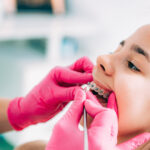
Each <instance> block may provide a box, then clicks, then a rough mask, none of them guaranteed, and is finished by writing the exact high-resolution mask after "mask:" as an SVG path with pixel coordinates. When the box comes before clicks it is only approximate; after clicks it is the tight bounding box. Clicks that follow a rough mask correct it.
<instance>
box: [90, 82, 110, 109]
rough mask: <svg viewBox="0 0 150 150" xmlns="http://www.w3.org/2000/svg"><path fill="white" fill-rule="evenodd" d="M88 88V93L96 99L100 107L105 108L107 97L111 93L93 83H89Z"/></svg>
mask: <svg viewBox="0 0 150 150" xmlns="http://www.w3.org/2000/svg"><path fill="white" fill-rule="evenodd" d="M88 86H89V88H90V91H91V92H92V93H93V94H94V95H95V96H96V97H97V99H98V100H99V102H100V103H101V104H102V106H104V107H107V103H108V97H109V95H110V93H111V92H108V91H106V90H105V89H103V88H101V87H99V86H97V85H96V84H95V83H94V82H89V83H88Z"/></svg>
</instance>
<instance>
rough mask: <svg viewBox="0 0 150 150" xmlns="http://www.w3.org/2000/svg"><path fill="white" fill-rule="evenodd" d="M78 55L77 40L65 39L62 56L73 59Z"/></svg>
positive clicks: (62, 45)
mask: <svg viewBox="0 0 150 150" xmlns="http://www.w3.org/2000/svg"><path fill="white" fill-rule="evenodd" d="M77 53H78V42H77V40H76V39H75V38H72V37H64V38H63V40H62V44H61V56H62V57H63V58H69V59H70V58H73V57H74V56H75V55H76V54H77Z"/></svg>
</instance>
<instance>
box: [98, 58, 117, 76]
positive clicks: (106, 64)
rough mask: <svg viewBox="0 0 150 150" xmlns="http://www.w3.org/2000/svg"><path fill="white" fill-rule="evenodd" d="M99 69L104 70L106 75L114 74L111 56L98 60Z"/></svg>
mask: <svg viewBox="0 0 150 150" xmlns="http://www.w3.org/2000/svg"><path fill="white" fill-rule="evenodd" d="M97 67H98V68H99V69H100V70H102V71H103V72H104V73H105V74H106V75H109V76H110V75H112V74H113V72H114V71H113V63H112V59H111V55H101V56H98V58H97Z"/></svg>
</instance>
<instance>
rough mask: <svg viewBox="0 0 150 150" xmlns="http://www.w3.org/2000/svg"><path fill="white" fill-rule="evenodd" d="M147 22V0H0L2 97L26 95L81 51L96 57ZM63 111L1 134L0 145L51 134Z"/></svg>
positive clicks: (149, 19) (7, 146)
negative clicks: (48, 118)
mask: <svg viewBox="0 0 150 150" xmlns="http://www.w3.org/2000/svg"><path fill="white" fill-rule="evenodd" d="M148 23H150V1H149V0H145V1H141V0H132V1H131V0H126V1H123V0H114V1H111V0H92V1H91V0H0V97H5V98H10V99H13V98H14V97H16V96H25V95H26V94H27V93H28V92H29V91H30V90H31V89H32V88H33V87H34V86H35V85H36V84H37V83H38V82H39V81H40V80H41V79H42V78H43V77H44V76H45V75H46V74H47V73H48V72H49V71H50V69H51V68H53V67H54V66H56V65H61V66H66V65H70V64H71V63H73V62H74V61H75V60H76V59H78V58H80V57H81V56H88V57H89V58H90V59H91V60H92V61H93V63H95V62H96V57H97V56H98V55H100V54H104V53H109V52H112V51H114V50H115V48H116V47H117V46H118V44H119V42H120V41H121V40H123V39H125V38H127V37H128V36H129V35H130V34H132V33H133V32H134V31H135V30H136V29H137V28H138V27H140V26H141V25H144V24H148ZM68 107H69V106H68ZM66 109H67V108H66ZM63 113H65V110H64V111H63V112H62V113H60V114H59V115H58V116H56V117H55V118H54V119H52V120H51V121H49V122H47V123H43V124H38V125H35V126H31V127H29V128H27V129H25V130H23V131H21V132H15V131H13V132H9V133H6V134H3V135H0V150H2V149H5V150H11V149H13V147H14V146H17V145H19V144H22V143H24V142H28V141H32V140H48V139H49V138H50V135H51V132H52V129H53V126H54V124H55V123H56V122H57V120H58V119H59V118H60V117H61V115H62V114H63Z"/></svg>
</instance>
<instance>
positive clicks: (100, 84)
mask: <svg viewBox="0 0 150 150" xmlns="http://www.w3.org/2000/svg"><path fill="white" fill-rule="evenodd" d="M94 82H95V83H96V85H98V86H100V87H101V88H103V89H104V90H106V91H108V92H111V91H112V90H110V89H108V88H106V87H105V86H104V85H103V84H102V83H100V82H99V81H97V80H95V79H94Z"/></svg>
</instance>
